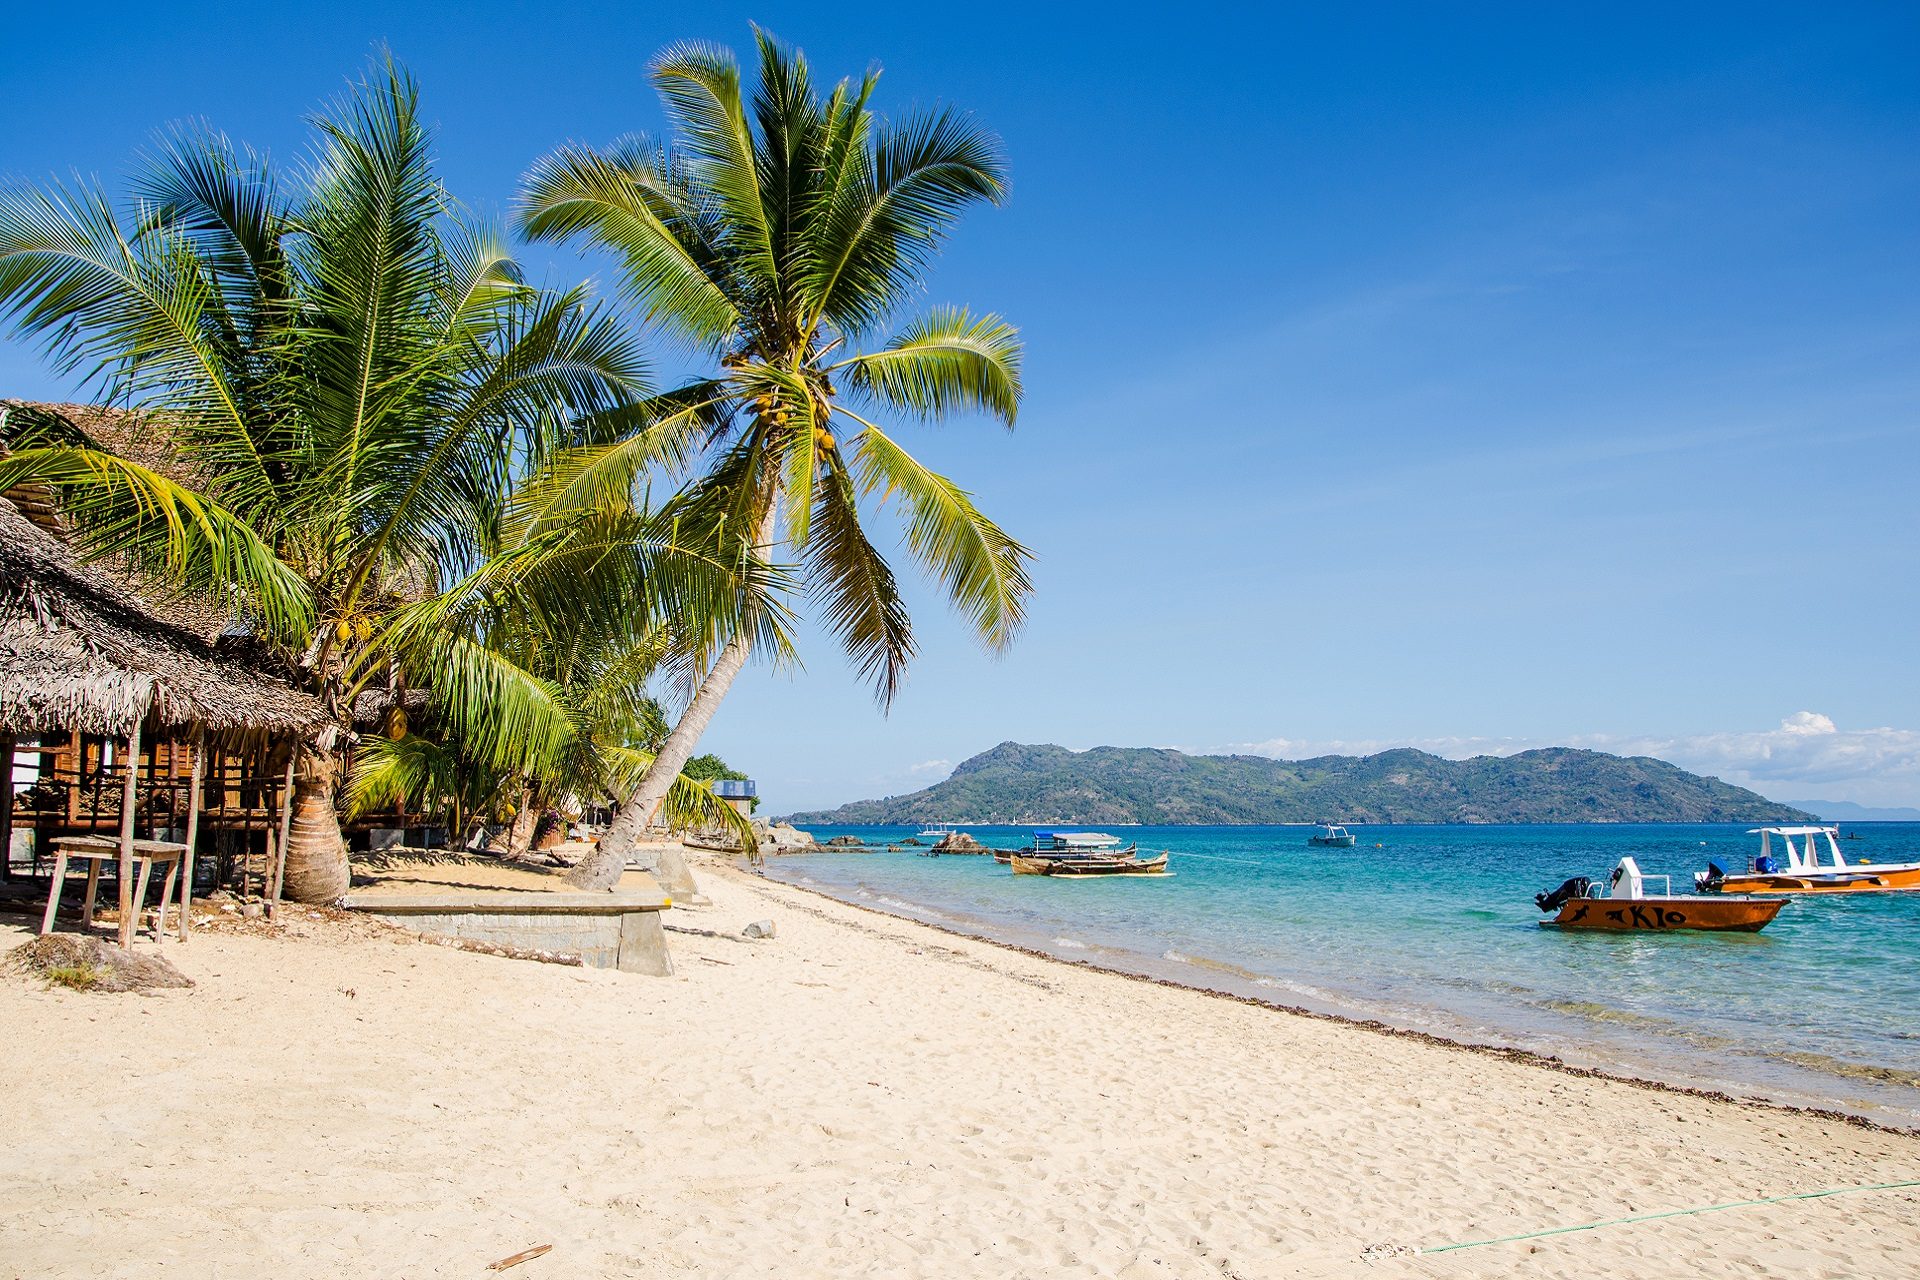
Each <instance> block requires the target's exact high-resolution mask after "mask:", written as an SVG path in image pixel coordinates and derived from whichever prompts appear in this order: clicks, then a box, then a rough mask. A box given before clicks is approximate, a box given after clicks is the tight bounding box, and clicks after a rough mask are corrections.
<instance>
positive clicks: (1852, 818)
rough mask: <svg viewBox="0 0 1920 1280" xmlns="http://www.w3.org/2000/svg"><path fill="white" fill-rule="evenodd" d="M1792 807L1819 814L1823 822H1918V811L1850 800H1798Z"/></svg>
mask: <svg viewBox="0 0 1920 1280" xmlns="http://www.w3.org/2000/svg"><path fill="white" fill-rule="evenodd" d="M1794 807H1795V808H1797V809H1805V810H1806V811H1807V812H1809V813H1816V814H1819V815H1820V820H1821V821H1823V822H1920V809H1876V808H1874V807H1873V806H1872V805H1864V804H1855V803H1854V802H1853V801H1851V800H1800V801H1796V802H1795V804H1794Z"/></svg>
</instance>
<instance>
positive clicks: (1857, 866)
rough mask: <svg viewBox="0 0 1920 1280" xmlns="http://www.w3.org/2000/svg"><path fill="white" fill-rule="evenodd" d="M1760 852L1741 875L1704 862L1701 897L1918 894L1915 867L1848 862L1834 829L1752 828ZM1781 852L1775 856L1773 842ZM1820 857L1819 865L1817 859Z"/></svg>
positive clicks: (1919, 877)
mask: <svg viewBox="0 0 1920 1280" xmlns="http://www.w3.org/2000/svg"><path fill="white" fill-rule="evenodd" d="M1747 834H1748V835H1750V836H1759V837H1760V852H1759V853H1758V854H1757V855H1756V856H1755V857H1754V859H1753V861H1752V862H1751V863H1749V864H1748V868H1747V870H1745V871H1722V870H1721V869H1720V868H1719V867H1717V866H1715V865H1714V864H1713V863H1711V862H1709V863H1708V864H1707V869H1706V870H1705V871H1700V872H1696V873H1695V874H1694V877H1693V882H1694V887H1695V888H1697V889H1699V890H1700V892H1702V893H1712V894H1722V893H1768V894H1777V893H1893V892H1899V891H1901V890H1915V889H1920V862H1848V861H1847V859H1846V855H1845V854H1842V853H1841V852H1840V846H1839V844H1838V843H1836V842H1835V840H1834V837H1835V836H1837V835H1838V834H1839V828H1837V827H1755V828H1754V829H1753V830H1751V831H1749V832H1747ZM1776 839H1778V840H1779V842H1780V848H1779V850H1778V853H1777V854H1776V851H1775V848H1774V841H1775V840H1776ZM1823 855H1824V861H1823V860H1822V858H1823Z"/></svg>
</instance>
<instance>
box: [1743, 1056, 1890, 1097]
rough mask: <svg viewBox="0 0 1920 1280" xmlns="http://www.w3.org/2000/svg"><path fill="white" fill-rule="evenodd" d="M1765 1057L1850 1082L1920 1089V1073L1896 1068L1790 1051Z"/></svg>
mask: <svg viewBox="0 0 1920 1280" xmlns="http://www.w3.org/2000/svg"><path fill="white" fill-rule="evenodd" d="M1767 1056H1768V1057H1772V1058H1779V1059H1781V1060H1783V1061H1786V1062H1791V1063H1793V1064H1794V1065H1795V1066H1799V1067H1806V1068H1808V1069H1809V1070H1812V1071H1819V1072H1822V1073H1823V1074H1826V1075H1830V1076H1845V1077H1847V1078H1848V1079H1850V1080H1872V1081H1874V1082H1876V1083H1878V1084H1903V1085H1907V1086H1908V1087H1910V1088H1915V1089H1920V1071H1902V1070H1901V1069H1900V1068H1898V1067H1876V1066H1874V1065H1873V1064H1871V1063H1866V1062H1847V1061H1845V1060H1843V1059H1840V1058H1830V1057H1828V1056H1827V1055H1826V1054H1824V1053H1806V1052H1802V1051H1799V1050H1792V1049H1787V1050H1776V1051H1774V1052H1772V1053H1769V1054H1768V1055H1767Z"/></svg>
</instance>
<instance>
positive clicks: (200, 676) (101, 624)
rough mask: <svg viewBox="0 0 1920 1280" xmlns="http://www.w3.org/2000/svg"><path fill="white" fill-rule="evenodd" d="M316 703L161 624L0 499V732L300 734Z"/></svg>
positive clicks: (317, 713)
mask: <svg viewBox="0 0 1920 1280" xmlns="http://www.w3.org/2000/svg"><path fill="white" fill-rule="evenodd" d="M325 723H326V715H325V712H324V709H323V708H322V707H321V704H320V702H319V700H318V699H316V698H314V697H313V696H312V695H310V694H306V693H303V692H301V691H300V690H298V689H295V688H294V687H293V686H292V685H291V684H289V683H288V682H287V681H286V680H284V679H281V678H278V677H277V676H276V675H274V674H273V673H271V672H268V671H264V670H262V669H261V668H260V666H259V665H258V664H257V663H254V662H251V661H246V660H243V659H241V658H239V657H237V656H234V655H231V654H227V653H223V652H221V651H220V650H219V648H218V647H217V646H216V645H214V644H213V643H210V642H209V641H208V640H206V639H205V638H203V637H202V636H200V635H196V634H195V633H194V632H193V631H190V630H188V629H186V628H184V627H181V626H179V625H177V624H175V623H174V622H171V621H169V620H167V619H166V618H164V617H162V616H160V615H159V614H158V613H157V612H156V611H155V610H154V609H152V608H151V607H149V606H147V605H146V604H144V603H143V602H142V601H140V600H139V599H138V598H137V597H136V596H134V595H133V594H132V593H131V592H130V591H129V590H128V589H127V588H126V587H125V586H123V585H121V584H120V583H118V582H116V581H115V580H114V579H113V578H112V577H111V576H110V575H108V574H107V573H105V572H103V571H101V570H100V569H98V568H95V567H93V566H90V565H86V564H83V563H81V561H80V559H79V557H78V556H77V555H76V554H75V552H74V550H73V548H72V547H70V546H68V545H67V543H66V542H65V541H64V540H63V539H62V538H60V537H59V536H58V535H57V534H55V533H53V532H51V531H49V530H48V529H45V528H43V527H41V526H40V525H38V524H36V523H35V522H33V521H32V520H30V519H28V518H27V516H26V515H25V514H23V513H22V511H21V510H20V509H19V508H18V507H16V506H15V505H14V503H13V502H11V501H9V500H8V499H7V498H4V497H0V734H5V735H9V736H11V735H25V734H35V733H47V732H53V731H67V730H78V731H80V732H82V733H97V734H105V735H110V736H113V737H116V738H123V737H126V736H127V735H128V734H129V733H130V732H131V731H132V730H133V728H134V726H135V725H136V724H138V725H140V726H141V728H142V730H143V733H144V734H147V735H154V734H165V733H169V732H175V731H179V730H184V729H189V728H200V729H204V730H206V731H207V732H209V733H211V734H214V735H216V736H219V737H221V738H225V739H228V740H233V739H237V738H248V737H254V736H257V735H273V736H284V735H288V734H304V733H307V732H309V731H312V730H314V729H317V728H319V727H320V726H322V725H324V724H325Z"/></svg>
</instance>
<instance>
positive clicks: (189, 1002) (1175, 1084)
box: [0, 866, 1920, 1280]
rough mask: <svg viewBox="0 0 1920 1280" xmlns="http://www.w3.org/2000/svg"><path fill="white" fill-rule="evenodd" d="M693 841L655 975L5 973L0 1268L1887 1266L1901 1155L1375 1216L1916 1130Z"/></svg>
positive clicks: (468, 959)
mask: <svg viewBox="0 0 1920 1280" xmlns="http://www.w3.org/2000/svg"><path fill="white" fill-rule="evenodd" d="M701 873H702V883H703V887H704V888H705V889H706V890H707V892H708V893H709V894H710V895H711V897H712V899H713V906H711V907H710V908H706V909H702V910H698V911H682V910H676V911H674V912H672V913H671V914H670V916H669V917H668V921H669V926H670V928H671V929H672V930H673V932H672V933H671V934H670V941H671V944H672V946H673V949H674V953H675V959H676V962H677V964H678V974H677V976H675V977H673V978H667V979H660V978H649V977H643V976H638V975H628V974H618V973H612V972H605V971H598V970H582V969H577V968H567V967H561V966H555V965H546V964H537V963H531V962H526V961H516V960H506V959H499V958H495V957H491V956H484V955H472V954H465V953H461V952H456V951H452V950H448V949H444V948H439V947H433V946H426V945H418V944H416V943H413V942H411V941H409V940H407V939H406V938H405V937H404V936H403V935H397V934H391V933H388V932H386V931H385V930H384V929H382V928H381V927H378V926H374V925H372V924H366V923H359V922H356V923H354V924H351V925H345V924H339V923H335V922H333V921H332V920H331V919H327V918H315V917H313V916H312V915H311V914H310V913H307V912H304V911H302V910H298V909H296V910H294V911H291V912H289V913H288V916H287V919H286V920H285V921H284V922H283V923H282V924H281V925H279V926H275V927H267V926H261V927H259V928H258V929H256V930H255V931H254V932H253V933H214V932H208V933H201V934H198V935H196V936H195V938H194V939H193V940H192V941H191V942H190V943H188V944H187V945H185V946H181V945H178V944H170V945H169V946H168V947H167V948H166V954H167V956H168V957H169V958H171V959H173V960H174V961H175V962H176V963H178V964H179V965H180V967H181V968H182V969H183V970H184V971H185V972H186V973H187V974H188V975H189V976H191V977H192V978H193V979H194V980H195V981H196V982H197V983H198V984H199V985H198V986H197V988H195V989H194V990H191V991H181V992H167V993H162V994H157V995H152V996H140V995H100V994H78V993H74V992H69V991H64V990H45V989H43V988H42V985H41V984H40V983H38V982H34V981H31V980H28V979H26V978H23V977H18V976H9V977H7V978H6V979H5V980H4V982H0V1027H4V1028H5V1032H6V1034H5V1035H4V1037H0V1069H3V1070H4V1073H5V1079H6V1081H7V1087H6V1099H7V1103H6V1112H7V1123H6V1133H7V1141H6V1143H5V1145H4V1147H3V1148H0V1275H5V1276H8V1277H15V1276H17V1277H82V1276H85V1277H135V1276H138V1277H154V1276H169V1275H180V1276H193V1277H258V1276H275V1277H303V1276H315V1277H318V1276H326V1277H342V1276H409V1277H412V1276H471V1277H478V1276H482V1275H487V1274H492V1273H489V1272H488V1271H486V1267H487V1265H488V1264H489V1263H492V1262H495V1261H497V1260H499V1259H503V1258H506V1257H508V1256H509V1255H513V1254H516V1253H518V1252H520V1251H521V1250H524V1249H527V1248H529V1247H531V1246H536V1245H543V1244H551V1245H552V1249H551V1251H549V1252H548V1253H546V1254H544V1255H543V1256H540V1257H537V1258H534V1259H532V1260H529V1261H527V1262H524V1263H522V1264H520V1265H517V1266H515V1267H514V1268H512V1269H511V1270H510V1271H509V1272H507V1273H506V1274H509V1275H511V1276H513V1277H514V1278H515V1280H538V1277H543V1276H544V1277H594V1276H681V1275H687V1276H703V1277H704V1276H715V1277H718V1276H736V1275H738V1276H815V1275H819V1276H889V1277H894V1276H940V1277H968V1276H991V1277H1028V1276H1030V1277H1041V1276H1120V1277H1127V1278H1128V1280H1137V1278H1142V1277H1223V1276H1225V1277H1242V1278H1243V1280H1254V1278H1256V1277H1270V1276H1344V1275H1369V1276H1373V1275H1378V1276H1409V1277H1424V1276H1486V1275H1525V1276H1591V1275H1599V1274H1605V1275H1608V1276H1611V1277H1622V1278H1626V1277H1668V1276H1675V1275H1682V1274H1685V1275H1696V1276H1755V1275H1769V1276H1900V1275H1916V1274H1920V1227H1916V1226H1915V1222H1916V1210H1920V1190H1917V1189H1912V1188H1909V1189H1906V1190H1898V1191H1865V1192H1859V1193H1855V1194H1848V1195H1840V1196H1833V1197H1829V1198H1824V1199H1812V1200H1799V1201H1791V1202H1787V1203H1784V1204H1776V1205H1770V1206H1765V1207H1754V1208H1737V1209H1731V1210H1726V1211H1723V1212H1718V1213H1711V1214H1703V1215H1693V1216H1683V1217H1670V1218H1664V1219H1661V1220H1658V1221H1651V1222H1644V1223H1639V1224H1633V1225H1622V1226H1613V1227H1607V1228H1604V1229H1601V1230H1598V1231H1591V1232H1579V1233H1575V1234H1569V1235H1557V1236H1546V1237H1542V1238H1539V1239H1536V1240H1533V1241H1530V1242H1523V1243H1516V1244H1498V1245H1493V1246H1489V1247H1486V1248H1479V1249H1468V1250H1463V1251H1458V1252H1450V1253H1437V1254H1426V1255H1424V1256H1410V1255H1407V1254H1404V1253H1399V1252H1397V1250H1396V1249H1390V1248H1388V1247H1399V1248H1417V1247H1432V1246H1437V1245H1444V1244H1449V1243H1455V1242H1462V1241H1473V1240H1482V1239H1486V1238H1489V1237H1498V1236H1507V1235H1513V1234H1519V1233H1524V1232H1533V1231H1541V1230H1545V1229H1548V1228H1553V1227H1562V1226H1572V1225H1576V1224H1580V1223H1585V1222H1591V1221H1595V1220H1599V1219H1611V1218H1618V1217H1623V1216H1629V1215H1636V1214H1646V1213H1656V1212H1663V1211H1669V1210H1679V1209H1687V1208H1693V1207H1699V1206H1707V1205H1714V1204H1720V1203H1725V1202H1730V1201H1740V1200H1749V1199H1761V1198H1767V1197H1774V1196H1781V1195H1786V1194H1790V1193H1796V1192H1806V1191H1814V1190H1824V1189H1828V1188H1838V1187H1850V1186H1857V1185H1861V1184H1872V1183H1888V1182H1896V1181H1905V1180H1912V1179H1920V1139H1916V1138H1913V1137H1909V1136H1904V1135H1900V1134H1893V1133H1887V1132H1883V1131H1876V1130H1871V1129H1866V1128H1861V1127H1857V1126H1853V1125H1849V1124H1846V1123H1843V1122H1840V1121H1836V1120H1831V1119H1825V1118H1820V1117H1815V1116H1809V1115H1803V1114H1795V1113H1788V1112H1783V1111H1778V1110H1771V1109H1761V1108H1746V1107H1743V1106H1739V1105H1735V1104H1729V1103H1724V1102H1716V1101H1711V1100H1707V1099H1703V1098H1696V1097H1689V1096H1682V1095H1679V1094H1675V1093H1670V1092H1664V1091H1659V1090H1652V1089H1645V1088H1639V1087H1635V1086H1632V1085H1628V1084H1623V1083H1618V1082H1613V1081H1605V1080H1593V1079H1583V1078H1579V1077H1576V1076H1573V1075H1569V1074H1566V1073H1563V1072H1557V1071H1553V1070H1549V1069H1545V1068H1542V1067H1539V1066H1534V1065H1529V1064H1524V1063H1518V1062H1511V1061H1505V1060H1500V1059H1497V1058H1494V1057H1490V1056H1488V1055H1484V1054H1477V1053H1473V1052H1469V1051H1465V1050H1460V1049H1452V1048H1447V1047H1442V1046H1436V1045H1433V1044H1428V1043H1423V1042H1420V1041H1417V1040H1412V1039H1407V1038H1401V1037H1395V1036H1391V1035H1385V1034H1380V1033H1377V1032H1373V1031H1368V1030H1365V1029H1362V1028H1357V1027H1352V1026H1347V1025H1343V1024H1339V1023H1334V1022H1330V1021H1322V1020H1315V1019H1309V1018H1304V1017H1298V1016H1293V1015H1289V1014H1285V1013H1280V1012H1275V1011H1272V1010H1267V1009H1262V1008H1257V1007H1253V1006H1249V1005H1246V1004H1241V1003H1236V1002H1233V1001H1229V1000H1225V999H1220V998H1215V997H1210V996H1207V995H1205V994H1201V993H1196V992H1191V991H1185V990H1179V989H1172V988H1167V987H1162V986H1157V985H1153V984H1150V983H1147V982H1142V981H1137V980H1132V979H1127V978H1123V977H1119V976H1113V975H1108V974H1102V973H1098V972H1093V971H1089V970H1085V969H1081V968H1076V967H1072V966H1068V965H1063V964H1059V963H1055V962H1051V961H1047V960H1043V959H1038V958H1034V957H1030V956H1027V955H1024V954H1020V953H1017V952H1013V951H1010V950H1007V949H1004V948H1000V947H996V946H993V945H990V944H986V943H980V942H973V941H969V940H963V939H958V938H955V937H952V936H950V935H946V934H942V933H940V932H937V931H935V930H931V929H927V928H923V927H921V926H919V925H916V924H912V923H908V922H903V921H898V920H894V919H891V918H887V917H882V916H879V915H876V914H873V913H869V912H864V911H860V910H858V909H855V908H852V907H848V906H843V905H841V904H838V903H834V902H831V901H828V900H825V899H822V898H819V897H816V896H813V895H809V894H806V893H803V892H801V891H799V890H797V889H792V888H788V887H784V886H780V885H777V884H772V883H769V882H766V881H763V880H759V879H757V878H754V877H751V876H748V875H745V874H743V873H740V872H737V871H732V870H728V869H721V868H717V867H713V866H708V867H704V868H702V869H701ZM767 918H770V919H772V920H774V921H775V922H776V924H777V927H778V934H777V936H776V937H775V938H773V939H772V940H769V941H760V942H750V941H747V940H744V939H742V938H740V937H739V930H740V929H741V927H742V926H743V925H745V924H746V923H748V922H749V921H752V920H757V919H767ZM25 936H27V934H26V931H25V930H24V929H23V928H20V927H15V926H14V925H11V924H10V925H8V926H6V927H4V928H0V945H4V946H7V947H11V946H12V945H14V944H15V943H16V942H18V941H20V940H21V939H22V938H24V937H25ZM151 945H152V944H151V943H150V942H147V943H143V944H142V946H143V948H150V947H151Z"/></svg>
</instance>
